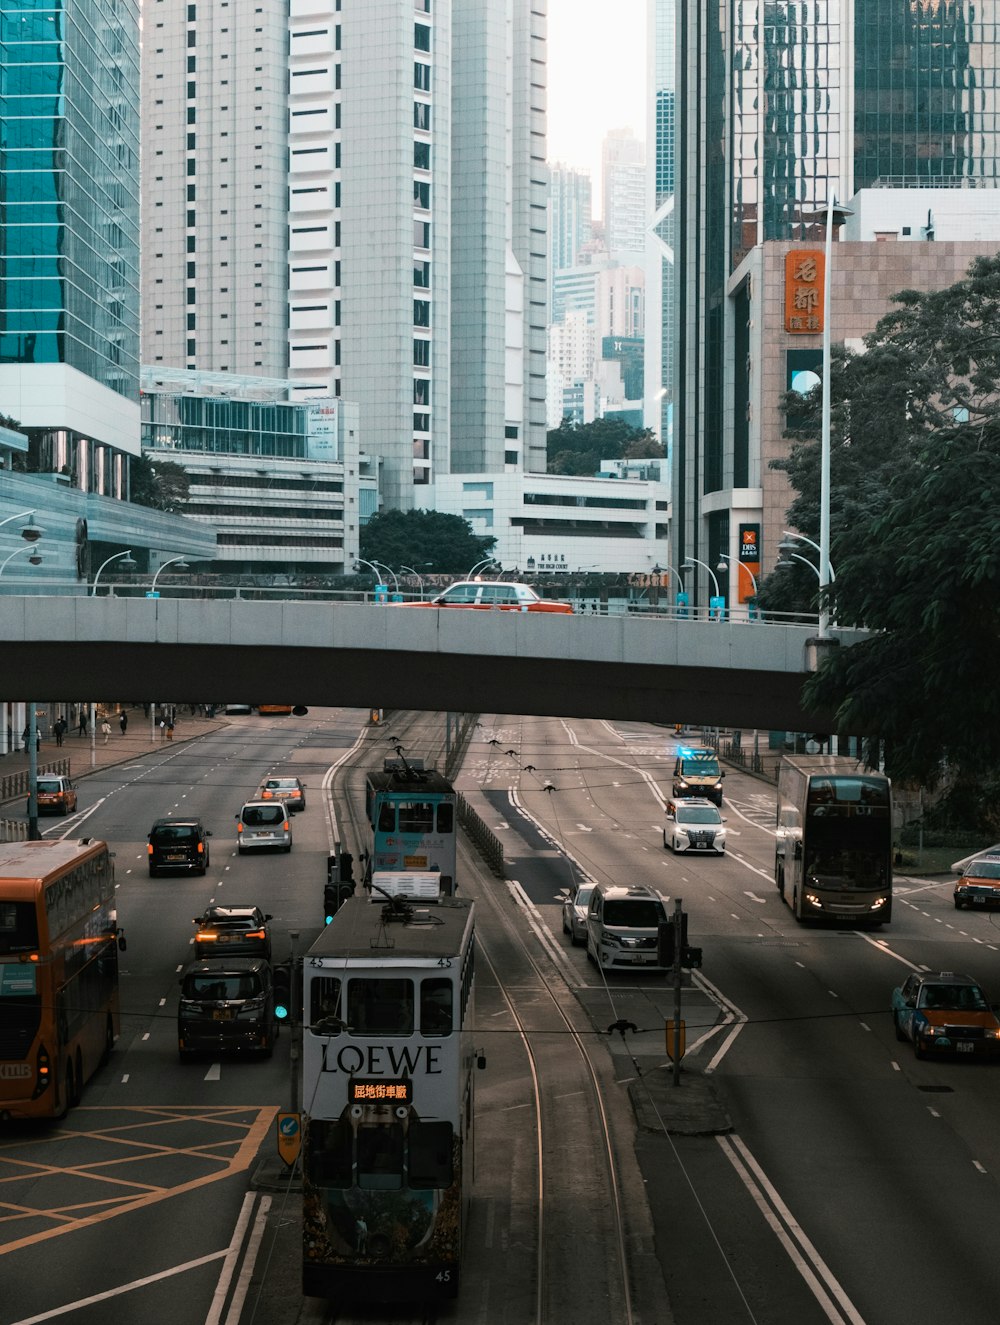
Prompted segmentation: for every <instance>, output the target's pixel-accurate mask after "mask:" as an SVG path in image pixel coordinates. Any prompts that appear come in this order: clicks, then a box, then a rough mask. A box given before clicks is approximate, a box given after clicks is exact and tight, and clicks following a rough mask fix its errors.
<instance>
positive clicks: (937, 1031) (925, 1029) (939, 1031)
mask: <svg viewBox="0 0 1000 1325" xmlns="http://www.w3.org/2000/svg"><path fill="white" fill-rule="evenodd" d="M917 1034H918V1035H926V1036H927V1038H928V1040H934V1039H938V1038H940V1037H941V1036H942V1035H943V1036H947V1034H948V1028H947V1027H946V1026H928V1025H927V1023H926V1022H925V1023H924V1024H923V1025H922V1026H918V1027H917Z"/></svg>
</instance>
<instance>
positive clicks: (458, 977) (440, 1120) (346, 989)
mask: <svg viewBox="0 0 1000 1325" xmlns="http://www.w3.org/2000/svg"><path fill="white" fill-rule="evenodd" d="M369 897H370V900H369ZM473 960H474V921H473V904H472V902H471V901H469V900H466V899H465V898H455V897H445V896H440V897H439V898H438V899H436V900H434V901H424V900H422V901H420V902H418V903H415V902H413V901H411V900H406V899H404V898H402V897H392V898H389V897H387V896H379V895H377V894H376V892H375V891H374V890H373V891H372V892H371V893H370V894H369V892H368V890H364V893H363V895H361V896H356V897H352V898H350V899H348V900H347V901H346V902H345V903H344V905H343V906H341V908H340V909H339V910H338V911H337V913H336V915H335V916H334V917H333V919H332V921H331V922H330V923H329V924H328V925H327V926H326V928H325V929H324V930H323V933H322V934H321V935H320V937H319V938H318V939H317V940H316V942H315V943H314V944H313V946H312V948H311V949H310V950H309V952H308V953H307V954H306V956H305V958H304V961H303V972H302V974H303V1004H304V1007H303V1027H304V1030H303V1055H302V1087H303V1088H302V1101H303V1109H304V1112H305V1125H304V1131H303V1138H304V1145H303V1151H302V1157H303V1158H302V1189H303V1220H302V1232H303V1291H304V1292H305V1293H306V1294H307V1295H310V1296H314V1297H328V1298H329V1297H339V1296H341V1295H345V1296H351V1297H363V1298H365V1299H373V1300H378V1301H390V1302H400V1301H410V1300H412V1299H417V1298H420V1299H425V1300H426V1299H434V1298H449V1297H455V1296H456V1295H457V1293H458V1282H459V1269H460V1265H461V1253H462V1245H461V1243H462V1224H463V1219H464V1214H465V1205H466V1204H467V1199H468V1191H467V1188H468V1185H469V1183H470V1181H471V1177H472V1120H473V1082H472V1071H473V1067H474V1065H476V1064H477V1063H481V1060H478V1059H477V1057H476V1053H475V1050H474V1049H473V1044H472V1020H473ZM463 1189H464V1194H463Z"/></svg>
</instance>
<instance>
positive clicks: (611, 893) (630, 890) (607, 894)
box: [587, 883, 669, 971]
mask: <svg viewBox="0 0 1000 1325" xmlns="http://www.w3.org/2000/svg"><path fill="white" fill-rule="evenodd" d="M666 919H667V910H666V907H665V906H664V905H663V899H662V898H661V897H660V896H659V894H658V893H655V892H654V891H653V889H652V888H647V887H645V885H642V884H636V885H635V886H633V887H628V886H626V885H622V884H611V883H599V884H598V885H597V887H596V888H595V889H594V891H593V892H592V893H591V895H590V905H589V907H588V908H587V956H588V957H589V958H590V960H591V961H593V962H596V963H597V965H598V966H601V967H604V968H606V969H611V968H612V967H614V968H615V969H618V970H625V969H628V970H638V969H639V968H640V967H641V968H643V969H647V970H648V969H650V968H652V970H654V971H665V970H668V969H669V968H668V967H666V966H661V965H660V963H659V950H658V945H659V932H660V931H659V927H660V925H661V924H662V923H663V922H665V921H666Z"/></svg>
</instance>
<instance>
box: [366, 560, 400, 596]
mask: <svg viewBox="0 0 1000 1325" xmlns="http://www.w3.org/2000/svg"><path fill="white" fill-rule="evenodd" d="M372 565H373V566H377V567H378V569H379V570H384V571H387V572H388V573H389V574H390V575H391V576H392V591H393V593H399V581H398V580H397V579H396V572H395V571H394V570H392V569H391V568H390V567H389V566H387V565H386V564H385V562H384V561H373V562H372Z"/></svg>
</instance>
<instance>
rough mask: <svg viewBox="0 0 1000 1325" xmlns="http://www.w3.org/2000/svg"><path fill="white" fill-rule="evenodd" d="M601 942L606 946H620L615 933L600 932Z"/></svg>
mask: <svg viewBox="0 0 1000 1325" xmlns="http://www.w3.org/2000/svg"><path fill="white" fill-rule="evenodd" d="M601 943H602V944H603V945H604V946H605V947H606V948H617V947H620V946H621V945H620V941H619V939H618V937H617V935H615V934H602V935H601Z"/></svg>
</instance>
